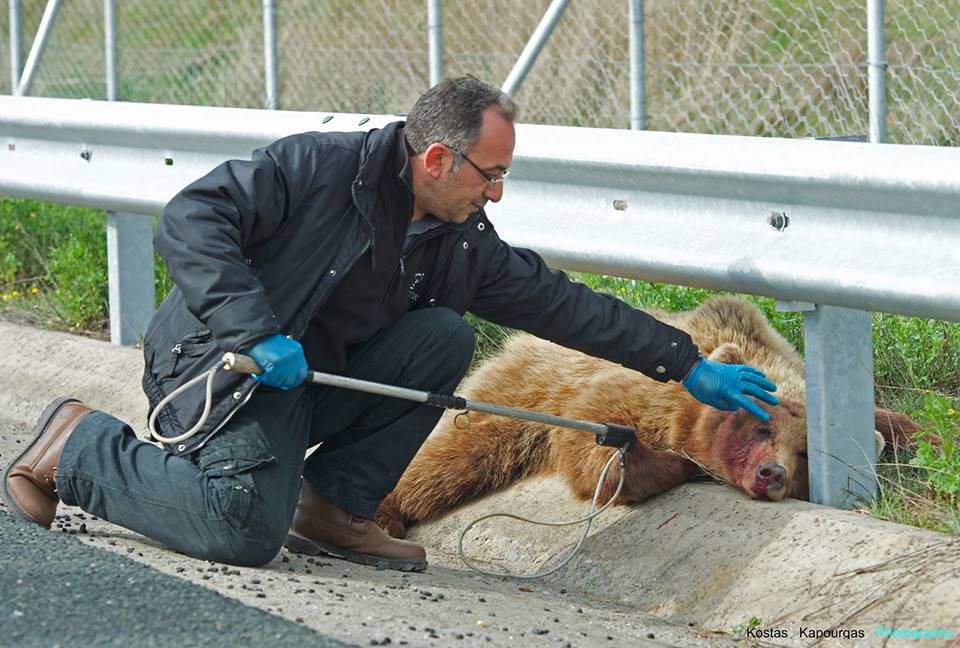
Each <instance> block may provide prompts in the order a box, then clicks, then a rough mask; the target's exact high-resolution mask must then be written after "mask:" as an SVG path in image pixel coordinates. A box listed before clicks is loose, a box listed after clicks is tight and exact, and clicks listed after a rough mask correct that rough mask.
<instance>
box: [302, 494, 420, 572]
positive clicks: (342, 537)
mask: <svg viewBox="0 0 960 648" xmlns="http://www.w3.org/2000/svg"><path fill="white" fill-rule="evenodd" d="M284 546H286V547H287V549H289V550H290V551H293V552H294V553H304V554H310V555H311V556H316V555H319V554H325V555H327V556H333V557H335V558H344V559H346V560H349V561H352V562H355V563H360V564H362V565H373V566H374V567H376V568H377V569H399V570H401V571H423V570H424V569H426V568H427V552H426V551H424V549H423V547H421V546H420V545H418V544H415V543H413V542H408V541H406V540H397V539H396V538H391V537H390V536H389V535H387V533H386V531H384V530H383V529H381V528H380V527H379V526H377V523H376V522H374V521H373V520H371V519H370V518H364V517H360V516H358V515H354V514H353V513H350V512H349V511H345V510H344V509H342V508H340V507H339V506H337V505H336V504H334V503H333V502H331V501H330V500H329V499H327V498H326V497H324V496H323V495H321V494H320V493H318V492H317V491H316V489H314V488H313V486H311V485H310V484H309V483H308V482H307V480H306V479H304V480H302V481H301V482H300V501H299V502H298V503H297V512H296V513H295V514H294V516H293V524H292V525H291V527H290V531H289V533H287V540H286V542H285V543H284Z"/></svg>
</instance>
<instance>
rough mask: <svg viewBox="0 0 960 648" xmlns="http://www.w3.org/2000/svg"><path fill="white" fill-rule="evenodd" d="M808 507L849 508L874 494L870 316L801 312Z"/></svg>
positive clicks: (825, 309) (820, 307)
mask: <svg viewBox="0 0 960 648" xmlns="http://www.w3.org/2000/svg"><path fill="white" fill-rule="evenodd" d="M803 320H804V334H803V338H804V349H805V356H806V358H805V360H806V372H807V376H806V379H807V448H808V450H807V454H808V457H809V477H810V501H811V502H815V503H817V504H826V505H828V506H836V507H838V508H849V507H851V506H853V505H854V504H855V503H856V502H857V501H863V500H872V499H874V497H876V493H877V476H876V463H877V450H876V440H875V438H876V437H875V432H874V430H875V422H874V401H873V340H872V333H871V318H870V313H868V312H865V311H860V310H854V309H850V308H840V307H838V306H826V305H824V304H816V305H813V307H812V310H806V311H805V312H804V318H803Z"/></svg>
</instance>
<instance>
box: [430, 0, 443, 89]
mask: <svg viewBox="0 0 960 648" xmlns="http://www.w3.org/2000/svg"><path fill="white" fill-rule="evenodd" d="M441 10H442V7H441V5H440V0H427V49H428V52H429V58H430V87H431V88H432V87H433V86H435V85H437V84H438V83H440V82H441V81H443V14H442V13H441Z"/></svg>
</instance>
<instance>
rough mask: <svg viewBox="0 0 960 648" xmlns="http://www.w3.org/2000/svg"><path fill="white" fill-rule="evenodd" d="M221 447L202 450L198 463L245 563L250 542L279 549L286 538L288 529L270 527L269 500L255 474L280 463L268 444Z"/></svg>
mask: <svg viewBox="0 0 960 648" xmlns="http://www.w3.org/2000/svg"><path fill="white" fill-rule="evenodd" d="M231 432H232V431H231ZM220 446H221V447H218V448H210V449H204V450H202V451H201V454H200V456H199V457H198V459H197V465H198V466H199V467H200V469H201V470H202V471H203V473H204V474H205V475H206V476H207V477H208V478H209V481H208V485H207V488H208V494H209V499H210V503H211V505H212V506H214V507H215V508H216V509H218V512H219V513H220V515H221V516H222V518H223V520H224V522H225V524H226V529H225V531H224V534H225V535H226V536H227V537H226V538H225V539H226V541H227V544H228V545H229V546H230V547H232V548H233V551H234V553H235V554H236V557H237V559H238V561H240V562H245V561H244V560H243V557H242V556H243V554H245V553H249V550H248V549H245V547H248V546H249V545H250V544H252V545H255V546H256V547H259V548H261V549H267V550H279V547H278V546H277V538H278V537H280V538H282V532H285V531H286V529H281V530H277V529H271V528H270V526H269V524H268V522H267V520H266V518H265V516H264V507H265V506H268V503H267V502H265V501H264V500H263V498H262V495H263V494H262V493H259V492H257V487H256V482H255V481H254V473H255V472H256V471H257V470H259V469H263V468H266V467H268V466H271V465H273V464H276V463H277V459H276V457H274V456H273V455H272V454H270V452H269V449H268V448H267V447H266V446H261V445H258V444H255V445H247V444H242V445H240V444H227V443H221V444H220ZM267 495H268V496H269V493H268V494H267Z"/></svg>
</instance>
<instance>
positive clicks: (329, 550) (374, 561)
mask: <svg viewBox="0 0 960 648" xmlns="http://www.w3.org/2000/svg"><path fill="white" fill-rule="evenodd" d="M283 546H285V547H286V548H287V549H289V550H290V551H292V552H293V553H298V554H307V555H309V556H321V555H322V556H330V557H332V558H342V559H344V560H349V561H350V562H355V563H358V564H361V565H370V566H372V567H376V568H377V569H397V570H400V571H412V572H421V571H423V570H425V569H426V568H427V561H426V560H400V559H396V558H393V559H391V558H383V557H382V556H374V555H371V554H365V553H358V552H356V551H350V550H349V549H344V548H343V547H335V546H333V545H328V544H325V543H323V542H317V541H315V540H309V539H307V538H302V537H300V536H297V535H293V534H292V533H288V534H287V540H286V541H285V542H284V543H283Z"/></svg>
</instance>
